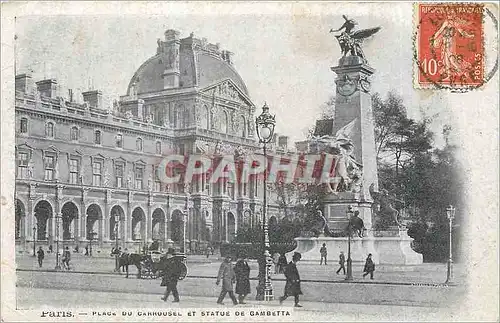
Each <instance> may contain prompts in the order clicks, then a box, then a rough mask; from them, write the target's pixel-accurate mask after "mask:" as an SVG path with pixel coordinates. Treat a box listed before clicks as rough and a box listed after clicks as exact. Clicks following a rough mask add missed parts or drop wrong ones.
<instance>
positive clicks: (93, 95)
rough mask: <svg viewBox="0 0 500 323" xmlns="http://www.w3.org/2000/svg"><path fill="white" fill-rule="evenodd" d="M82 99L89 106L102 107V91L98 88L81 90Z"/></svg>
mask: <svg viewBox="0 0 500 323" xmlns="http://www.w3.org/2000/svg"><path fill="white" fill-rule="evenodd" d="M82 95H83V101H84V102H87V103H88V104H89V107H92V108H98V109H102V92H101V91H99V90H92V91H87V92H83V93H82Z"/></svg>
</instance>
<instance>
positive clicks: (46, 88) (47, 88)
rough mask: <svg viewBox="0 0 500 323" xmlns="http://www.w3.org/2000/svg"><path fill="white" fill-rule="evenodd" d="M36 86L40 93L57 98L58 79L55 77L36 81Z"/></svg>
mask: <svg viewBox="0 0 500 323" xmlns="http://www.w3.org/2000/svg"><path fill="white" fill-rule="evenodd" d="M36 87H37V89H38V92H40V95H42V96H46V97H49V98H55V97H56V96H57V81H56V80H55V79H48V80H43V81H38V82H36Z"/></svg>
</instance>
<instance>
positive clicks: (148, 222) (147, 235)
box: [143, 192, 153, 244]
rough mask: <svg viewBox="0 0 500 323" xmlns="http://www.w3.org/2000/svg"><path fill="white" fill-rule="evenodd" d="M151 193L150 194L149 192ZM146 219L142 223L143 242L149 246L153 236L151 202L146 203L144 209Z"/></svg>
mask: <svg viewBox="0 0 500 323" xmlns="http://www.w3.org/2000/svg"><path fill="white" fill-rule="evenodd" d="M150 193H151V192H150ZM145 216H146V219H145V222H144V237H143V238H144V241H145V242H146V243H147V244H149V243H151V242H152V241H153V240H152V238H151V237H152V236H153V215H152V214H151V200H150V201H148V207H147V209H146V214H145Z"/></svg>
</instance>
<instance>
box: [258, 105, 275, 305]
mask: <svg viewBox="0 0 500 323" xmlns="http://www.w3.org/2000/svg"><path fill="white" fill-rule="evenodd" d="M275 124H276V119H275V116H273V115H271V114H270V113H269V107H268V106H267V104H266V103H264V106H263V107H262V113H261V114H260V115H259V116H258V117H257V119H256V120H255V125H256V130H257V136H258V137H259V142H260V143H262V144H263V150H264V161H265V163H266V165H265V166H266V167H265V169H267V147H266V145H267V144H268V143H269V142H271V140H272V138H273V134H274V126H275ZM263 198H264V201H263V204H264V205H263V208H262V225H263V231H264V236H263V241H262V245H263V248H262V250H263V253H262V259H261V261H260V262H259V286H258V287H257V299H258V300H265V301H271V300H273V299H274V295H273V285H272V283H271V263H270V262H269V261H268V258H269V255H270V252H269V247H270V244H269V232H268V224H267V219H266V215H267V214H266V213H267V176H266V173H264V195H263Z"/></svg>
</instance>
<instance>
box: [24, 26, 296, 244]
mask: <svg viewBox="0 0 500 323" xmlns="http://www.w3.org/2000/svg"><path fill="white" fill-rule="evenodd" d="M231 57H232V53H231V52H229V51H226V50H221V49H220V48H219V45H218V44H217V45H214V44H211V43H208V42H207V41H206V40H205V39H197V38H195V37H194V36H193V34H191V35H190V37H187V38H183V39H181V38H179V32H178V31H175V30H167V31H166V32H165V40H164V41H163V40H161V39H158V47H157V51H156V54H155V55H154V56H152V57H151V58H150V59H148V60H147V61H146V62H144V63H143V64H142V65H141V66H140V67H139V69H138V70H137V71H136V73H135V74H134V75H133V77H132V79H131V80H130V83H129V86H128V89H127V92H126V95H125V96H122V97H121V98H120V100H119V102H115V103H114V104H113V107H112V108H107V107H104V106H103V102H102V92H101V91H98V90H90V91H87V92H84V93H82V96H83V101H84V103H83V104H79V103H76V102H75V100H74V98H73V97H72V96H73V95H72V93H71V91H70V92H69V95H68V97H66V98H65V97H61V96H58V93H57V81H56V80H54V79H47V80H41V81H38V82H34V80H32V78H31V77H30V75H27V74H22V75H17V76H16V82H15V86H16V98H15V113H16V125H15V127H16V163H17V164H16V201H15V202H16V212H15V220H16V232H15V238H16V246H17V248H19V249H21V250H22V249H27V250H29V249H30V248H31V247H32V242H33V240H34V239H35V240H36V243H37V245H40V244H42V245H53V244H55V242H56V240H57V241H59V242H61V243H63V244H64V245H68V246H76V245H78V246H79V247H80V248H82V247H84V246H86V245H87V244H88V243H89V241H90V240H92V244H93V245H94V246H96V247H95V248H97V250H108V249H110V248H111V247H113V246H114V245H115V243H117V242H118V245H119V246H121V247H122V248H123V247H127V248H129V250H131V251H138V250H139V249H140V248H142V247H143V246H144V244H148V245H149V244H150V243H151V242H152V241H153V240H157V241H159V242H160V245H161V247H162V248H166V247H168V246H174V247H176V248H177V249H181V248H182V247H181V246H182V245H183V241H184V240H185V241H186V244H187V246H188V250H186V251H192V252H194V251H196V250H202V249H204V248H205V246H206V245H207V244H208V243H213V244H217V243H218V242H228V241H231V240H232V239H234V235H235V233H236V231H237V229H238V228H239V227H243V226H255V225H259V223H260V213H261V210H262V190H263V186H262V183H259V182H258V180H254V181H251V182H249V183H248V184H237V183H218V184H210V183H208V182H206V181H205V179H204V178H200V179H199V180H198V181H197V182H196V183H193V184H191V185H183V184H172V185H166V184H164V183H162V182H160V180H159V178H158V176H157V175H156V167H158V164H159V163H160V161H161V160H162V156H164V155H167V154H181V155H187V154H191V153H207V154H210V153H213V152H214V150H215V149H216V146H217V147H218V149H220V150H221V151H222V152H223V153H234V152H235V151H237V150H239V151H241V150H243V151H257V152H260V151H261V149H260V148H259V145H258V143H257V139H256V134H255V115H256V114H259V113H260V111H256V107H255V105H254V103H252V101H251V99H250V97H249V93H248V90H247V88H246V86H245V83H244V82H243V80H242V79H241V77H240V76H239V74H238V73H237V72H236V70H235V68H234V66H233V64H232V60H231ZM259 110H260V109H259ZM277 141H278V142H277ZM274 143H275V144H276V145H273V147H274V148H272V149H275V150H276V149H278V150H281V151H286V149H287V148H286V144H287V137H284V136H279V138H278V136H275V138H274ZM269 202H270V206H269V208H270V211H269V213H270V215H271V216H272V217H271V218H270V220H271V221H277V220H276V219H277V218H280V217H282V212H280V211H279V209H278V208H277V207H276V205H273V200H272V199H270V200H269Z"/></svg>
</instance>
